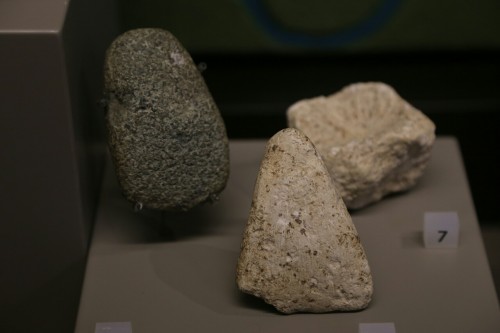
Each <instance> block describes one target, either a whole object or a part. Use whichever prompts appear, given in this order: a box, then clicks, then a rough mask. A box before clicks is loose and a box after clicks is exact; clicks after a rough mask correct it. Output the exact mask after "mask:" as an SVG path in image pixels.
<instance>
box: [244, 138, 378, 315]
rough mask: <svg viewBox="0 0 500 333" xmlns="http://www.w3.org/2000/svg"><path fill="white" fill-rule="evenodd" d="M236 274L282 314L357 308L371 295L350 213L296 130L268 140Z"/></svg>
mask: <svg viewBox="0 0 500 333" xmlns="http://www.w3.org/2000/svg"><path fill="white" fill-rule="evenodd" d="M236 280H237V284H238V286H239V288H240V289H241V290H242V291H244V292H246V293H249V294H252V295H255V296H258V297H261V298H263V299H264V300H265V301H266V302H267V303H269V304H272V305H273V306H274V307H276V308H277V309H278V310H279V311H281V312H283V313H294V312H329V311H351V310H360V309H363V308H365V307H366V306H367V305H368V303H369V302H370V300H371V296H372V292H373V284H372V278H371V273H370V267H369V266H368V261H367V259H366V256H365V253H364V250H363V247H362V245H361V243H360V239H359V237H358V233H357V231H356V229H355V227H354V225H353V223H352V220H351V217H350V215H349V213H348V212H347V209H346V207H345V205H344V202H343V201H342V198H341V197H340V195H339V194H338V193H337V190H336V189H335V186H334V183H333V182H332V180H331V178H330V175H329V174H328V171H327V170H326V167H325V165H324V163H323V161H322V159H321V157H320V156H319V154H318V153H317V152H316V149H315V147H314V146H313V144H312V143H311V141H310V140H309V139H308V138H307V137H306V136H305V135H304V134H303V133H301V132H300V131H298V130H296V129H292V128H289V129H285V130H283V131H281V132H278V133H277V134H276V135H274V136H273V137H272V138H271V139H270V140H269V142H268V144H267V148H266V153H265V156H264V159H263V161H262V164H261V167H260V171H259V175H258V177H257V182H256V185H255V191H254V196H253V201H252V207H251V210H250V214H249V217H248V222H247V226H246V229H245V233H244V236H243V241H242V245H241V253H240V257H239V261H238V265H237V278H236Z"/></svg>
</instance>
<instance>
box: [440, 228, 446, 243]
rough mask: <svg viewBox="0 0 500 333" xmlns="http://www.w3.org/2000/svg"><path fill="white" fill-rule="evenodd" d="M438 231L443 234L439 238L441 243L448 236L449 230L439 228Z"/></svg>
mask: <svg viewBox="0 0 500 333" xmlns="http://www.w3.org/2000/svg"><path fill="white" fill-rule="evenodd" d="M438 233H440V234H441V237H439V240H438V242H439V243H441V242H442V241H443V239H444V238H445V237H446V235H447V234H448V230H438Z"/></svg>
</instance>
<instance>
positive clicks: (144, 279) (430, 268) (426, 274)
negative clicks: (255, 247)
mask: <svg viewBox="0 0 500 333" xmlns="http://www.w3.org/2000/svg"><path fill="white" fill-rule="evenodd" d="M265 143H266V142H265V141H263V140H254V141H232V142H231V143H230V155H231V175H230V179H229V182H228V184H227V188H226V189H225V191H224V192H223V193H222V194H221V196H220V200H219V201H218V202H217V203H215V204H213V205H204V206H202V207H200V208H198V209H195V210H193V211H190V212H187V213H163V214H160V213H158V212H151V211H149V212H148V211H142V212H138V213H136V212H134V211H133V208H132V206H131V205H130V203H128V202H127V201H126V200H125V199H124V198H123V196H122V195H121V193H120V190H119V188H118V185H117V183H116V177H115V175H114V173H113V170H112V167H111V165H110V163H108V168H107V174H106V176H105V179H104V184H103V189H102V197H101V203H100V208H99V211H98V215H97V218H96V224H95V228H94V233H93V239H92V244H91V248H90V252H89V256H88V263H87V269H86V275H85V282H84V286H83V290H82V295H81V303H80V309H79V315H78V320H77V324H76V332H77V333H84V332H85V333H88V332H94V330H95V325H96V323H105V322H130V323H131V327H132V330H133V332H148V333H155V332H221V331H227V332H284V331H286V332H304V331H306V330H307V331H314V332H345V333H349V332H358V327H359V324H360V323H384V322H385V323H387V322H392V323H394V324H395V327H396V331H397V332H405V333H411V332H415V333H421V332H450V333H451V332H453V333H456V332H483V333H486V332H499V331H500V311H499V306H498V300H497V298H496V294H495V289H494V285H493V280H492V278H491V273H490V269H489V266H488V262H487V259H486V254H485V250H484V246H483V242H482V239H481V235H480V229H479V225H478V222H477V219H476V216H475V212H474V207H473V204H472V199H471V196H470V192H469V189H468V184H467V180H466V176H465V172H464V168H463V165H462V160H461V156H460V151H459V148H458V144H457V142H456V140H455V139H453V138H449V137H442V138H438V139H437V141H436V144H435V146H434V149H433V153H432V157H431V161H430V163H429V165H428V168H427V169H426V172H425V174H424V176H423V177H422V178H421V179H420V181H419V183H418V184H417V186H416V187H415V188H413V189H412V190H410V191H408V192H406V193H401V194H398V195H393V196H390V197H388V198H386V199H384V200H383V201H381V202H379V203H376V204H373V205H371V206H369V207H366V208H364V209H361V210H358V211H354V212H351V214H352V217H353V221H354V224H355V225H356V228H357V230H358V232H359V234H360V237H361V241H362V244H363V246H364V248H365V251H366V255H367V257H368V260H369V263H370V267H371V270H372V275H373V280H374V295H373V300H372V302H371V304H370V305H369V307H368V308H367V309H365V310H363V311H358V312H350V313H341V312H337V313H327V314H293V315H282V314H280V313H278V312H277V311H275V310H274V308H273V307H271V306H269V305H267V304H265V303H264V302H263V301H261V300H260V299H257V298H255V297H253V296H249V295H245V294H243V293H241V292H240V291H239V290H238V289H237V286H236V283H235V271H236V261H237V258H238V255H239V249H240V242H241V236H242V233H243V229H244V227H245V224H246V220H247V217H248V212H249V209H250V204H251V200H252V193H253V186H254V182H255V179H256V175H257V172H258V169H259V165H260V161H261V159H262V157H263V153H264V148H265ZM435 211H455V212H457V214H458V216H459V219H460V242H459V246H458V248H451V249H428V248H425V247H424V243H423V239H422V233H423V216H424V213H425V212H435Z"/></svg>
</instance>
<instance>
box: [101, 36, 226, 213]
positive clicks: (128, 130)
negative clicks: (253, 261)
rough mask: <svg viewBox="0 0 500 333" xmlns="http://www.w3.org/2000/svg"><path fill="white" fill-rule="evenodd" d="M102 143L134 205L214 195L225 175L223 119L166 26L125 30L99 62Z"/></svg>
mask: <svg viewBox="0 0 500 333" xmlns="http://www.w3.org/2000/svg"><path fill="white" fill-rule="evenodd" d="M104 77H105V97H106V99H107V105H108V113H107V127H108V132H109V146H110V151H111V154H112V157H113V161H114V164H115V169H116V173H117V175H118V179H119V183H120V185H121V187H122V189H123V192H124V194H125V196H126V197H127V199H128V200H130V201H132V202H134V203H135V204H136V205H137V206H139V207H142V206H144V207H147V208H152V209H161V210H188V209H190V208H192V207H194V206H196V205H198V204H200V203H202V202H205V201H213V200H215V199H216V198H217V195H218V194H219V193H220V192H221V191H222V190H223V189H224V187H225V185H226V182H227V179H228V175H229V148H228V139H227V135H226V130H225V126H224V122H223V120H222V118H221V116H220V113H219V111H218V109H217V106H216V105H215V103H214V101H213V99H212V97H211V95H210V92H209V91H208V89H207V86H206V84H205V82H204V80H203V78H202V76H201V74H200V73H199V71H198V69H197V68H196V66H195V64H194V63H193V61H192V59H191V57H190V55H189V54H188V52H187V51H186V50H185V49H184V48H183V47H182V45H181V44H180V43H179V41H177V39H176V38H175V37H174V36H173V35H172V34H171V33H169V32H167V31H164V30H160V29H137V30H131V31H128V32H126V33H124V34H123V35H121V36H119V37H118V38H116V40H115V41H114V42H113V43H112V44H111V46H110V47H109V49H108V51H107V54H106V60H105V68H104Z"/></svg>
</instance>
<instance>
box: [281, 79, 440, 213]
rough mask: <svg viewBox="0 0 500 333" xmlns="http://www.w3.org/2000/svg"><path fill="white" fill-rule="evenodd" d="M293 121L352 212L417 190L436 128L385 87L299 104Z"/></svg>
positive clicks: (359, 87) (291, 112)
mask: <svg viewBox="0 0 500 333" xmlns="http://www.w3.org/2000/svg"><path fill="white" fill-rule="evenodd" d="M287 118H288V125H289V126H290V127H295V128H298V129H300V130H301V131H303V132H304V133H305V134H306V135H307V136H308V137H309V138H310V139H311V141H312V142H313V143H314V144H315V146H316V148H317V149H318V152H319V153H320V155H321V156H322V157H323V159H324V161H325V164H326V166H327V168H328V171H329V172H330V174H331V176H332V178H333V179H334V181H335V182H336V184H337V185H338V188H339V190H340V192H341V195H342V197H343V199H344V202H345V203H346V205H347V207H349V208H361V207H363V206H366V205H368V204H370V203H373V202H376V201H378V200H380V199H381V198H382V197H383V196H385V195H387V194H389V193H392V192H399V191H404V190H407V189H409V188H411V187H413V186H414V185H415V184H416V183H417V180H418V179H419V178H420V176H421V175H422V174H423V172H424V169H425V167H426V165H427V162H428V160H429V157H430V154H431V149H432V146H433V144H434V139H435V134H434V131H435V126H434V123H433V122H432V121H431V120H429V119H428V118H427V117H426V116H425V115H424V114H423V113H422V112H420V111H419V110H417V109H416V108H414V107H413V106H411V105H410V104H409V103H407V102H406V101H405V100H403V99H402V98H401V97H400V96H399V95H398V94H397V93H396V92H395V91H394V89H392V88H391V87H390V86H388V85H386V84H383V83H358V84H353V85H350V86H348V87H346V88H344V89H343V90H341V91H340V92H338V93H336V94H333V95H330V96H327V97H324V96H321V97H316V98H312V99H308V100H302V101H299V102H297V103H295V104H293V105H292V106H290V108H289V109H288V111H287Z"/></svg>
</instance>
